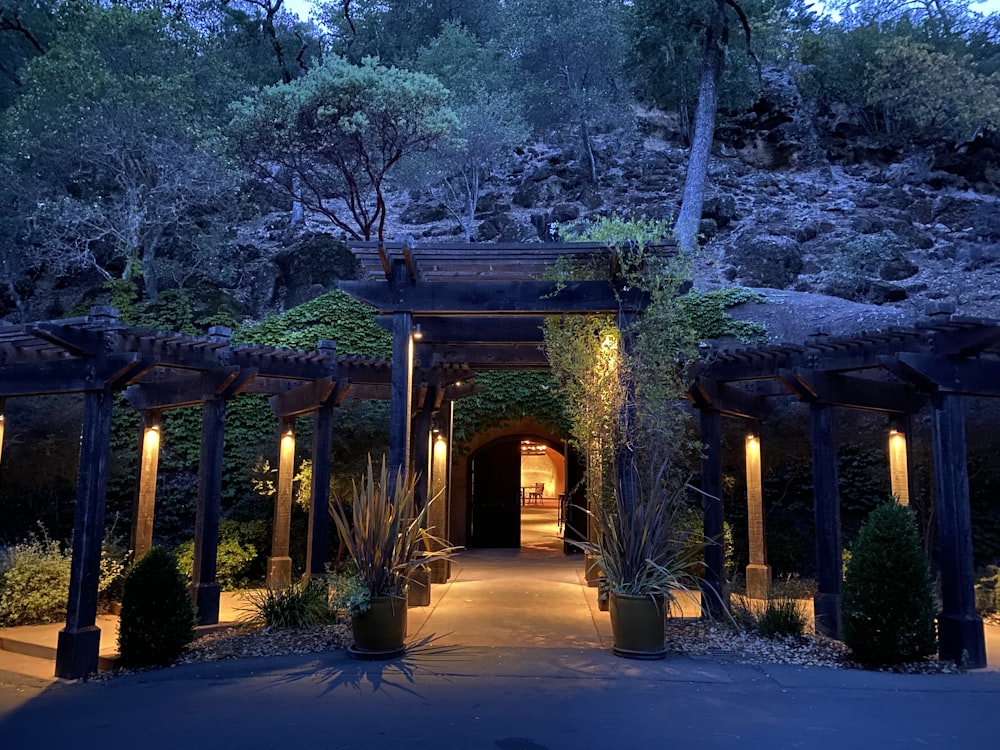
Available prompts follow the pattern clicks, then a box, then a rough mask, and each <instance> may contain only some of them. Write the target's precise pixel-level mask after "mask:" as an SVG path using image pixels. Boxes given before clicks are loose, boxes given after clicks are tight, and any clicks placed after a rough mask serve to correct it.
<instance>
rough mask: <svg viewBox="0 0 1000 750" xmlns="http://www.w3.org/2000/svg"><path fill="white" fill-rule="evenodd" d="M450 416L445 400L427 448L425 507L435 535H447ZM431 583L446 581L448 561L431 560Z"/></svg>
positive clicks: (447, 403) (447, 402) (449, 408)
mask: <svg viewBox="0 0 1000 750" xmlns="http://www.w3.org/2000/svg"><path fill="white" fill-rule="evenodd" d="M451 416H452V402H451V401H445V402H443V403H442V404H441V408H440V409H439V410H438V413H437V421H436V427H435V428H434V430H433V446H432V448H431V496H430V506H428V509H427V525H428V527H430V528H431V529H432V530H433V531H432V533H434V534H436V535H437V536H441V537H447V535H448V513H449V510H450V508H451V501H450V498H449V481H448V473H449V471H450V469H451ZM430 568H431V583H446V582H447V581H448V578H450V577H451V561H450V560H435V561H434V562H433V563H431V566H430Z"/></svg>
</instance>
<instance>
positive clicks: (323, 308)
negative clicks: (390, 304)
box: [233, 291, 392, 357]
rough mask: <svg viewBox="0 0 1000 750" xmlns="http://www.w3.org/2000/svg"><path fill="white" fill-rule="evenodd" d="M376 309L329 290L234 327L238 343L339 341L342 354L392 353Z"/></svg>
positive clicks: (307, 345)
mask: <svg viewBox="0 0 1000 750" xmlns="http://www.w3.org/2000/svg"><path fill="white" fill-rule="evenodd" d="M375 313H376V311H375V309H374V308H373V307H371V306H369V305H366V304H365V303H363V302H358V301H357V300H355V299H353V298H351V297H349V296H347V295H346V294H344V293H343V292H341V291H332V292H327V293H326V294H323V295H321V296H319V297H317V298H316V299H314V300H311V301H309V302H306V303H305V304H302V305H299V306H298V307H293V308H292V309H291V310H288V311H287V312H283V313H281V314H280V315H271V316H269V317H267V318H265V319H264V320H263V321H261V322H260V323H256V324H254V325H249V326H245V327H243V328H240V329H237V330H235V331H233V342H234V343H254V344H262V345H266V346H287V347H290V348H292V349H315V348H316V343H317V342H318V341H321V340H324V339H325V340H328V341H336V342H337V352H338V353H340V354H364V355H367V356H372V357H388V356H389V355H390V354H391V352H392V335H391V334H390V333H389V331H387V330H385V329H384V328H382V327H380V326H379V325H378V323H376V322H375Z"/></svg>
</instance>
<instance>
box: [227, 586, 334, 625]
mask: <svg viewBox="0 0 1000 750" xmlns="http://www.w3.org/2000/svg"><path fill="white" fill-rule="evenodd" d="M245 598H246V601H247V603H248V604H249V611H250V613H251V617H250V622H254V623H259V624H261V625H264V626H266V627H269V628H311V627H315V626H316V625H322V624H324V623H328V622H333V621H334V620H335V619H336V613H335V611H334V610H332V609H331V608H330V594H329V590H328V588H327V585H326V582H325V581H322V580H313V579H309V580H308V581H306V582H305V583H293V584H292V585H291V586H288V587H286V588H283V589H260V590H257V591H248V592H247V593H246V597H245Z"/></svg>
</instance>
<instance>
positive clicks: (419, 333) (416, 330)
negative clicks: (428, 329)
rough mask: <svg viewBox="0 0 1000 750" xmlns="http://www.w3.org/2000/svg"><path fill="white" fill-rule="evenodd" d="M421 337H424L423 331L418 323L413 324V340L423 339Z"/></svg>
mask: <svg viewBox="0 0 1000 750" xmlns="http://www.w3.org/2000/svg"><path fill="white" fill-rule="evenodd" d="M423 337H424V331H423V329H422V328H421V327H420V324H419V323H417V324H416V325H415V326H413V340H414V341H420V340H421V339H423Z"/></svg>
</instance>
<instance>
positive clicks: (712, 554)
mask: <svg viewBox="0 0 1000 750" xmlns="http://www.w3.org/2000/svg"><path fill="white" fill-rule="evenodd" d="M699 418H700V422H701V445H702V448H701V450H702V454H701V491H702V492H703V493H704V494H703V495H702V496H701V510H702V519H703V531H704V534H705V539H706V546H705V576H704V578H703V580H702V595H701V600H702V606H703V608H704V609H705V614H706V615H711V616H715V615H719V614H722V609H723V604H724V603H725V601H726V598H725V597H726V585H725V582H726V549H725V521H724V514H723V508H722V415H721V414H720V413H719V412H718V411H716V410H715V409H702V410H701V411H700V412H699Z"/></svg>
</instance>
